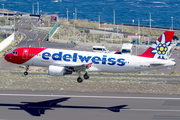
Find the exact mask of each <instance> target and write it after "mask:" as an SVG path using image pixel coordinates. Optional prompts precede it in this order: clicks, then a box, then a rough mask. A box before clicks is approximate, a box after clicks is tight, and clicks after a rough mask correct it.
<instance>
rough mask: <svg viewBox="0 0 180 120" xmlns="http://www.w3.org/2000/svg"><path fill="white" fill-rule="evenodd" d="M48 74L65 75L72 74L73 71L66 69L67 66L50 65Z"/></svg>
mask: <svg viewBox="0 0 180 120" xmlns="http://www.w3.org/2000/svg"><path fill="white" fill-rule="evenodd" d="M48 74H49V75H52V76H63V75H67V74H72V71H71V70H68V69H66V68H65V67H60V66H54V65H50V66H49V68H48Z"/></svg>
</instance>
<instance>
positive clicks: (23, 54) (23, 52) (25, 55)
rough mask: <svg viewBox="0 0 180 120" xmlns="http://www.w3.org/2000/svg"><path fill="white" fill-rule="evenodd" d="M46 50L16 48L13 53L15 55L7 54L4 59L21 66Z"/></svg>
mask: <svg viewBox="0 0 180 120" xmlns="http://www.w3.org/2000/svg"><path fill="white" fill-rule="evenodd" d="M45 49H47V48H36V47H22V48H16V49H15V50H14V51H17V54H13V53H8V54H6V56H5V59H6V60H7V61H9V62H12V63H16V64H23V63H25V62H27V61H29V60H30V59H32V58H33V57H34V56H36V55H38V54H39V53H40V52H42V51H43V50H45Z"/></svg>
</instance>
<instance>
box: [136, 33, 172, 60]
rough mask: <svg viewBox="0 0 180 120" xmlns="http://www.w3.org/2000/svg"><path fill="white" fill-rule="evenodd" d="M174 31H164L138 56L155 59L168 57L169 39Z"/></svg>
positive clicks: (170, 39)
mask: <svg viewBox="0 0 180 120" xmlns="http://www.w3.org/2000/svg"><path fill="white" fill-rule="evenodd" d="M173 35H174V31H165V32H164V34H163V35H161V36H160V37H159V38H158V39H157V40H156V42H154V43H153V44H152V46H151V47H150V48H148V49H147V50H146V51H145V52H144V53H143V54H141V55H138V56H140V57H149V58H156V59H168V58H169V57H170V50H171V41H172V38H173Z"/></svg>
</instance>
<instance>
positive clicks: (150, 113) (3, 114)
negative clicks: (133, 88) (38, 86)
mask: <svg viewBox="0 0 180 120" xmlns="http://www.w3.org/2000/svg"><path fill="white" fill-rule="evenodd" d="M43 101H46V102H43ZM43 113H44V114H43ZM179 113H180V97H179V95H147V94H146V95H145V94H115V93H106V94H105V93H75V92H61V93H55V92H28V91H26V92H25V91H1V93H0V120H32V119H35V120H57V119H61V120H92V119H93V120H117V119H118V120H119V119H122V120H152V119H153V120H156V119H157V120H164V119H166V120H176V119H177V120H178V119H180V115H179Z"/></svg>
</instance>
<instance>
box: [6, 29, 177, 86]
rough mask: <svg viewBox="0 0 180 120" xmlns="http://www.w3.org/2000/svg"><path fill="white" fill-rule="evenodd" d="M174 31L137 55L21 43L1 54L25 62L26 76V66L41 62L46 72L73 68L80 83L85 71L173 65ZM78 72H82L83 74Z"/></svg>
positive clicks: (55, 73) (60, 73) (54, 73)
mask: <svg viewBox="0 0 180 120" xmlns="http://www.w3.org/2000/svg"><path fill="white" fill-rule="evenodd" d="M173 35H174V31H165V32H164V34H162V35H161V36H160V37H159V38H158V39H157V40H156V41H155V42H154V44H152V45H151V47H149V48H148V49H147V50H146V51H145V52H144V53H143V54H141V55H137V56H136V55H123V54H122V55H121V54H112V53H95V52H87V51H75V50H64V49H53V48H38V47H21V48H16V49H14V50H13V51H12V52H11V53H8V54H6V55H5V57H4V58H5V60H6V61H8V62H11V63H15V64H23V65H25V66H26V70H25V72H24V75H25V76H26V75H28V69H29V66H41V67H48V74H49V75H52V76H64V75H68V74H72V73H73V72H76V73H77V74H78V75H79V77H78V78H77V82H79V83H81V82H83V80H84V79H89V78H90V76H89V75H88V72H111V73H127V72H128V73H129V72H137V71H143V70H152V69H157V68H163V67H169V66H174V65H176V63H175V62H174V61H173V59H170V58H169V57H170V53H171V42H172V38H173ZM81 72H85V74H84V75H83V77H82V75H81ZM83 78H84V79H83Z"/></svg>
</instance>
